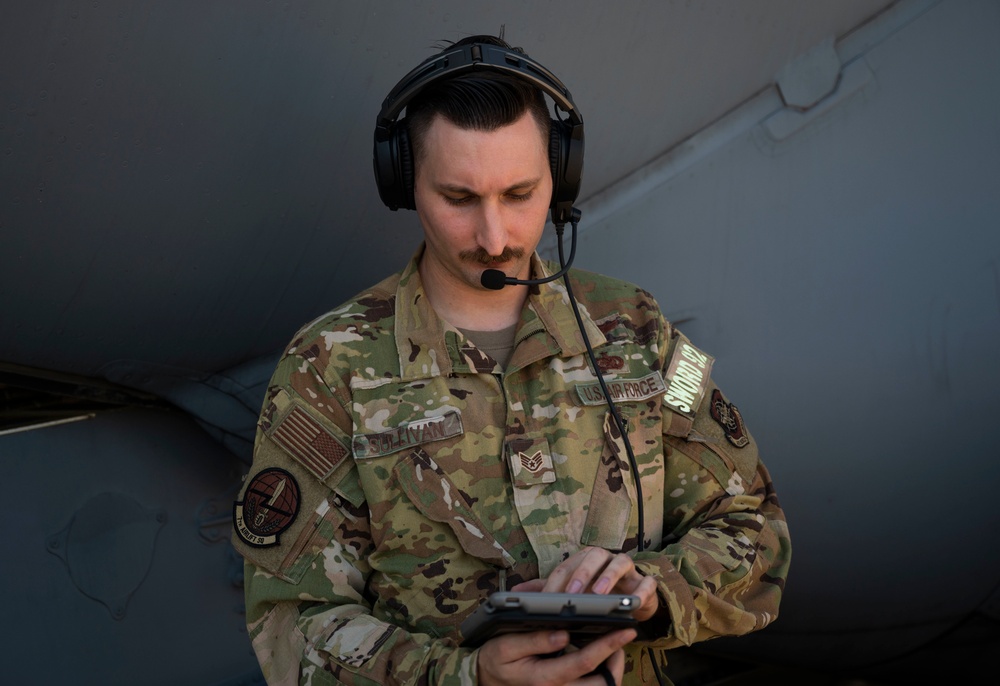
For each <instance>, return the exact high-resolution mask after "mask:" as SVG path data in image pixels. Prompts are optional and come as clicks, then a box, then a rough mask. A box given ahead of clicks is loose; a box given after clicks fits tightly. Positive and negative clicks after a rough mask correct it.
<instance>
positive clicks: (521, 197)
mask: <svg viewBox="0 0 1000 686" xmlns="http://www.w3.org/2000/svg"><path fill="white" fill-rule="evenodd" d="M531 193H532V191H528V192H527V193H511V194H510V196H509V197H510V199H511V200H514V201H515V202H524V201H525V200H531Z"/></svg>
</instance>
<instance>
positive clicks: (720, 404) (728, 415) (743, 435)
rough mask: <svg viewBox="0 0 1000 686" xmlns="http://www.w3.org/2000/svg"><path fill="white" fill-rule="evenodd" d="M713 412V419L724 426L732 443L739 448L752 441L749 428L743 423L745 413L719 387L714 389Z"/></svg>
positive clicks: (723, 428)
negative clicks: (727, 399) (741, 412)
mask: <svg viewBox="0 0 1000 686" xmlns="http://www.w3.org/2000/svg"><path fill="white" fill-rule="evenodd" d="M711 412H712V419H714V420H715V421H716V422H718V424H719V426H721V427H722V431H723V433H725V434H726V438H728V439H729V442H730V443H732V444H733V445H735V446H736V447H737V448H743V447H746V445H747V444H748V443H750V437H749V436H748V435H747V428H746V426H745V425H744V424H743V415H741V414H740V411H739V410H738V409H737V408H736V406H735V405H733V404H732V403H730V402H727V401H726V399H725V397H724V396H723V395H722V392H721V391H720V390H719V389H718V388H716V389H715V390H714V391H712V401H711Z"/></svg>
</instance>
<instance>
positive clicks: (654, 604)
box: [619, 575, 660, 622]
mask: <svg viewBox="0 0 1000 686" xmlns="http://www.w3.org/2000/svg"><path fill="white" fill-rule="evenodd" d="M640 577H641V580H640V581H639V584H638V585H636V586H632V585H631V584H625V585H624V586H626V587H630V588H627V589H626V588H621V589H620V590H619V592H620V593H628V594H631V595H635V596H638V597H639V608H638V609H637V610H635V611H634V612H633V613H632V615H633V616H634V617H635V618H636V619H638V620H639V621H640V622H644V621H646V620H647V619H649V618H650V617H652V616H653V615H654V614H656V611H657V610H658V609H659V608H660V598H659V596H658V595H657V594H656V579H654V578H653V577H651V576H642V575H640ZM619 586H622V584H619Z"/></svg>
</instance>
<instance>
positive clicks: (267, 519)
mask: <svg viewBox="0 0 1000 686" xmlns="http://www.w3.org/2000/svg"><path fill="white" fill-rule="evenodd" d="M300 500H301V494H300V491H299V484H298V482H296V481H295V477H293V476H292V475H291V474H289V473H288V472H286V471H285V470H284V469H277V468H271V469H265V470H263V471H260V472H257V474H256V475H255V476H254V477H253V478H252V479H251V480H250V483H249V484H248V485H247V489H246V493H245V494H244V496H243V500H238V501H236V502H235V503H233V529H234V530H235V531H236V535H237V536H239V537H240V539H241V540H242V541H243V542H244V543H246V544H247V545H249V546H253V547H254V548H267V547H270V546H273V545H278V536H279V535H280V534H281V533H282V532H284V531H286V530H287V529H288V527H290V526H291V525H292V522H294V521H295V517H296V516H298V514H299V503H300Z"/></svg>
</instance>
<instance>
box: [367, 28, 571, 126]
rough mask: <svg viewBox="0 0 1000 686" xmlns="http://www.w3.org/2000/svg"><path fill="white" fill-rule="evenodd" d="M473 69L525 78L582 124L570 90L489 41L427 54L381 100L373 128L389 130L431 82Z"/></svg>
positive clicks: (528, 60)
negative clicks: (430, 55) (380, 108)
mask: <svg viewBox="0 0 1000 686" xmlns="http://www.w3.org/2000/svg"><path fill="white" fill-rule="evenodd" d="M475 69H487V70H489V69H493V70H497V71H501V72H507V73H509V74H513V75H515V76H519V77H521V78H523V79H527V80H528V81H530V82H531V83H533V84H534V85H535V86H537V87H538V88H541V89H542V91H544V92H545V93H546V94H547V95H548V96H549V97H551V98H552V100H553V101H554V102H555V104H556V106H557V107H558V108H559V109H561V110H562V111H563V112H565V113H566V114H567V115H568V116H569V122H570V124H572V125H574V126H576V125H578V124H583V118H582V117H581V116H580V112H579V111H578V110H577V108H576V105H574V104H573V98H572V96H571V95H570V93H569V89H568V88H566V86H564V85H563V82H562V81H560V80H559V79H558V78H556V76H555V75H554V74H553V73H552V72H550V71H549V70H548V69H546V68H545V67H543V66H542V65H541V64H539V63H538V62H536V61H535V60H533V59H531V58H530V57H528V56H527V55H525V54H524V53H522V52H515V51H513V50H508V49H506V48H503V47H501V46H499V45H491V44H489V43H472V44H469V45H458V46H453V47H452V48H451V49H449V50H448V52H445V53H441V54H438V55H435V56H433V57H430V58H428V59H426V60H424V61H423V62H421V63H420V64H419V65H418V66H417V67H416V68H415V69H413V70H412V71H410V73H409V74H407V75H406V76H404V77H403V78H402V80H401V81H400V82H399V83H397V84H396V87H395V88H393V89H392V90H391V91H390V92H389V95H387V96H386V97H385V100H383V101H382V110H381V111H380V112H379V115H378V120H377V123H376V125H375V130H376V131H379V130H382V131H383V132H385V131H388V129H389V127H390V125H391V124H392V122H394V121H395V120H396V117H398V116H399V113H400V112H402V111H403V108H404V107H406V105H407V103H409V102H410V100H412V99H413V97H414V96H415V95H416V94H417V93H419V92H420V91H421V90H423V89H424V88H426V87H427V86H428V85H430V84H431V83H433V82H435V81H438V80H440V79H446V78H449V77H452V76H457V75H458V74H462V73H464V72H467V71H473V70H475Z"/></svg>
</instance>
